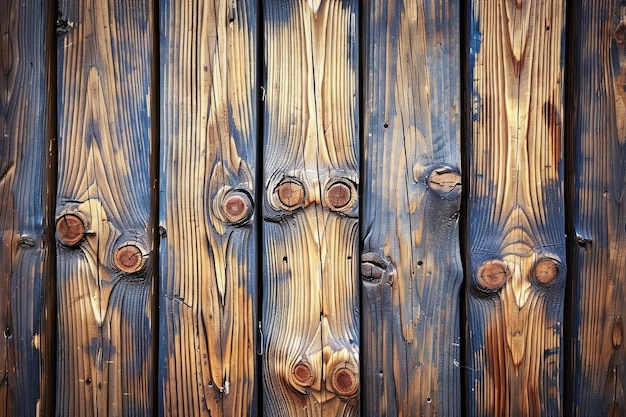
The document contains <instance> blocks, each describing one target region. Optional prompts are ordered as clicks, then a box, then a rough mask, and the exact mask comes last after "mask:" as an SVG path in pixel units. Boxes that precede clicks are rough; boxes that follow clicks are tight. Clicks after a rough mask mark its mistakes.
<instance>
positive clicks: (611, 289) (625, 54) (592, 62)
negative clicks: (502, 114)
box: [567, 0, 626, 417]
mask: <svg viewBox="0 0 626 417" xmlns="http://www.w3.org/2000/svg"><path fill="white" fill-rule="evenodd" d="M571 7H572V14H571V17H572V20H571V21H570V22H569V23H570V24H571V25H572V30H571V32H569V33H570V36H571V38H569V39H568V41H569V42H571V49H570V51H571V57H570V58H571V59H570V60H569V61H568V65H571V68H570V71H569V72H568V80H570V82H569V83H568V91H569V92H570V96H569V97H570V98H571V100H570V101H569V102H570V103H571V112H570V113H569V114H570V120H569V123H570V128H571V130H570V132H571V138H572V152H571V153H570V155H569V157H570V164H569V166H570V168H571V171H570V173H569V175H570V176H571V178H572V183H571V186H572V187H571V189H570V191H571V193H572V194H571V199H572V200H571V202H572V203H571V207H572V209H571V216H572V217H571V224H570V225H569V226H570V229H569V232H570V233H569V240H570V243H571V245H570V248H571V255H572V257H571V280H572V289H573V291H572V296H573V298H572V312H573V314H572V324H573V329H572V340H571V343H572V346H571V359H572V361H571V363H570V364H568V365H569V366H571V367H572V373H571V375H572V376H573V381H571V382H570V384H568V386H567V389H568V396H567V398H568V399H569V400H570V401H571V404H570V406H571V415H573V416H588V415H605V416H611V417H616V416H626V398H625V392H624V390H625V385H624V378H625V377H626V350H625V347H624V343H623V337H624V318H625V317H626V288H625V286H626V231H625V229H626V201H625V198H626V3H624V1H619V0H597V1H588V2H587V1H586V2H582V1H575V2H572V4H571Z"/></svg>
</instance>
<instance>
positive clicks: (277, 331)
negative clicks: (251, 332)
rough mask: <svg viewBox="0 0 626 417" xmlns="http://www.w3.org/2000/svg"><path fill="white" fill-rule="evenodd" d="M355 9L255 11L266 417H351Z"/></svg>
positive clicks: (271, 6) (315, 0)
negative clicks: (260, 50) (260, 43)
mask: <svg viewBox="0 0 626 417" xmlns="http://www.w3.org/2000/svg"><path fill="white" fill-rule="evenodd" d="M357 6H358V2H357V1H336V0H310V1H284V0H279V1H266V2H264V3H263V16H264V20H265V21H264V27H265V31H264V32H265V68H266V72H265V74H264V92H265V97H264V98H265V101H264V104H265V114H264V120H265V131H264V134H263V138H264V157H263V162H264V165H263V173H264V176H263V193H262V195H263V202H262V204H263V245H264V248H263V255H264V259H263V313H262V331H263V335H264V344H263V409H264V415H267V416H354V415H358V414H359V398H360V386H359V369H358V363H359V317H358V314H359V313H358V310H359V295H358V294H359V291H358V279H357V271H358V256H357V250H358V249H357V247H358V211H359V208H358V207H359V202H358V181H359V172H358V170H359V157H358V156H359V136H358V114H359V113H358V102H357V100H358V98H357V91H358V88H357V73H358V60H357V57H358V53H357V51H358V32H357V22H358V11H357Z"/></svg>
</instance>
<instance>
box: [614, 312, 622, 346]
mask: <svg viewBox="0 0 626 417" xmlns="http://www.w3.org/2000/svg"><path fill="white" fill-rule="evenodd" d="M623 339H624V322H623V321H622V316H617V317H615V322H613V348H614V349H619V347H620V346H622V340H623Z"/></svg>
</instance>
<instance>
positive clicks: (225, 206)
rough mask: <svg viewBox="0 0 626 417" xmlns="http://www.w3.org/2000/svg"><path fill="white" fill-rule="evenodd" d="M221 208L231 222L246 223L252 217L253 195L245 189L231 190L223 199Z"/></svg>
mask: <svg viewBox="0 0 626 417" xmlns="http://www.w3.org/2000/svg"><path fill="white" fill-rule="evenodd" d="M220 209H221V211H222V213H223V215H224V218H225V219H226V220H227V221H228V222H229V223H233V224H242V223H245V222H247V221H248V220H250V218H252V213H253V209H254V206H253V204H252V197H251V196H250V194H248V193H247V192H245V191H242V190H231V191H229V192H227V193H226V195H225V196H224V198H223V199H222V201H221V204H220Z"/></svg>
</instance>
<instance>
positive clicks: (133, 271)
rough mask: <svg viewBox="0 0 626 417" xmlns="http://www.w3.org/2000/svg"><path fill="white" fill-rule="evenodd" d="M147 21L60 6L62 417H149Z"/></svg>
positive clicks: (130, 10) (112, 10) (92, 0)
mask: <svg viewBox="0 0 626 417" xmlns="http://www.w3.org/2000/svg"><path fill="white" fill-rule="evenodd" d="M151 16H152V10H151V3H150V2H147V1H126V0H119V1H118V0H110V1H107V0H84V1H70V0H64V1H61V2H60V3H59V19H58V22H57V35H58V37H57V39H58V41H57V54H58V92H59V100H58V106H59V107H58V141H59V146H58V152H59V157H58V167H59V168H58V188H57V207H56V238H57V255H58V261H57V274H58V284H57V288H58V291H57V295H58V326H59V327H58V351H57V354H58V370H57V371H58V377H57V407H56V415H59V416H81V417H84V416H117V415H125V416H146V415H150V414H151V412H152V411H151V410H152V408H151V405H152V401H151V398H150V392H149V387H150V385H151V379H152V375H153V374H152V372H153V371H152V369H153V363H152V356H153V355H152V353H151V349H152V343H151V338H152V336H151V334H152V333H151V331H152V330H151V327H152V324H151V316H152V308H153V303H152V301H151V296H150V295H151V279H150V277H151V274H152V268H151V264H152V262H151V259H152V257H151V253H152V252H153V243H152V231H151V230H152V226H151V225H150V224H149V219H150V216H151V215H152V212H151V208H150V202H151V198H150V194H151V192H150V191H151V186H150V169H149V167H150V151H151V128H152V123H153V122H152V121H151V119H150V107H149V102H150V95H151V90H150V87H151V76H150V72H151V59H152V58H151V44H152V43H151V42H152V34H153V32H152V25H151V22H152V17H151Z"/></svg>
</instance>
